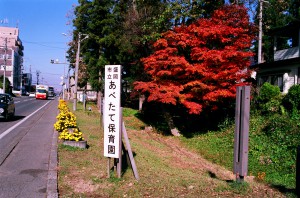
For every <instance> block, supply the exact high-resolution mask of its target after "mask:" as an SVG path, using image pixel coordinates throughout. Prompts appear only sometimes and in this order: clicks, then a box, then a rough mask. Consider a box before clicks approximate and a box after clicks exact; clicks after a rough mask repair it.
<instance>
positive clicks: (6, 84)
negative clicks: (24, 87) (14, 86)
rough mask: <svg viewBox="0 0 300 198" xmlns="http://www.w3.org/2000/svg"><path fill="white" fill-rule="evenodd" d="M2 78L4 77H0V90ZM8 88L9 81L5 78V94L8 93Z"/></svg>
mask: <svg viewBox="0 0 300 198" xmlns="http://www.w3.org/2000/svg"><path fill="white" fill-rule="evenodd" d="M3 77H4V76H0V87H1V89H3ZM10 86H11V84H10V81H9V80H8V78H6V77H5V93H8V91H9V87H10Z"/></svg>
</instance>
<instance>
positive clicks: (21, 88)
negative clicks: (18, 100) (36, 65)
mask: <svg viewBox="0 0 300 198" xmlns="http://www.w3.org/2000/svg"><path fill="white" fill-rule="evenodd" d="M22 70H23V67H21V82H20V95H21V96H22V91H23V89H22V86H23V85H22V80H23V76H22V75H23V72H22Z"/></svg>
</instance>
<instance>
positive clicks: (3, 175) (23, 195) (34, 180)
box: [0, 99, 58, 198]
mask: <svg viewBox="0 0 300 198" xmlns="http://www.w3.org/2000/svg"><path fill="white" fill-rule="evenodd" d="M57 105H58V101H57V99H55V100H53V101H51V102H50V103H49V104H48V105H46V106H45V107H44V108H43V109H42V110H40V111H38V112H37V113H36V115H34V116H32V118H30V119H28V120H27V122H26V124H24V126H22V127H23V130H28V132H27V133H26V134H25V135H24V137H22V139H21V140H20V141H19V142H18V144H17V145H16V146H15V148H14V149H13V150H12V151H11V153H10V154H9V157H7V158H6V160H5V161H4V162H3V164H1V166H0V198H2V197H5V198H9V197H17V198H27V197H28V198H31V197H34V198H36V197H41V198H42V197H43V198H44V197H47V198H56V197H58V183H57V165H58V156H57V141H58V132H57V131H55V130H54V127H53V124H54V122H55V121H56V116H57V113H58V110H57ZM33 123H34V124H33ZM22 127H21V128H22ZM29 128H30V130H29Z"/></svg>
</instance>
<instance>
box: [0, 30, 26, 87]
mask: <svg viewBox="0 0 300 198" xmlns="http://www.w3.org/2000/svg"><path fill="white" fill-rule="evenodd" d="M23 50H24V47H23V44H22V41H21V40H20V38H19V29H18V28H12V27H0V76H3V75H4V74H5V77H6V78H8V80H9V81H10V83H11V88H12V90H20V87H21V71H22V67H23ZM4 72H5V73H4Z"/></svg>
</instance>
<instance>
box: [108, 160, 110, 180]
mask: <svg viewBox="0 0 300 198" xmlns="http://www.w3.org/2000/svg"><path fill="white" fill-rule="evenodd" d="M107 178H110V157H108V158H107Z"/></svg>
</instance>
